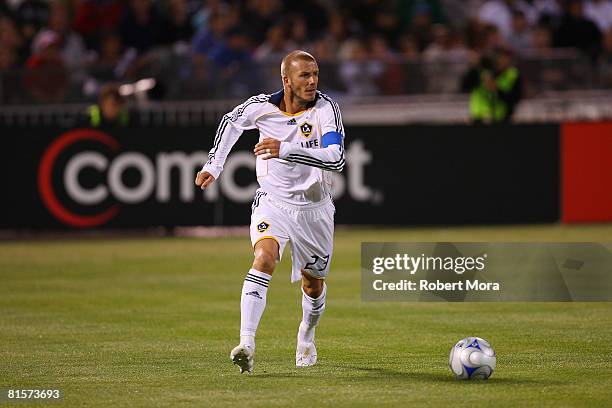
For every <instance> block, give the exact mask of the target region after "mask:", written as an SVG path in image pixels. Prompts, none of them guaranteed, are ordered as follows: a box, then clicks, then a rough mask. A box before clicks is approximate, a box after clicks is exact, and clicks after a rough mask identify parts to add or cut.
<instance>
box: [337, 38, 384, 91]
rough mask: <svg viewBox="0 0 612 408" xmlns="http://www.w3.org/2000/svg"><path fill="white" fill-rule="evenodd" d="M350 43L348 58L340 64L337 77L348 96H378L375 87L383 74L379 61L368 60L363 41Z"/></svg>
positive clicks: (382, 67)
mask: <svg viewBox="0 0 612 408" xmlns="http://www.w3.org/2000/svg"><path fill="white" fill-rule="evenodd" d="M350 41H351V46H352V52H351V54H350V58H349V59H348V60H346V61H343V62H342V63H341V64H340V68H339V76H340V79H341V80H342V82H343V83H344V86H345V88H346V90H347V94H348V95H350V96H372V95H378V94H380V90H379V87H378V85H377V83H378V81H379V80H380V78H381V76H382V75H383V74H384V72H385V66H384V64H383V63H382V62H380V61H374V60H372V59H370V55H369V50H368V48H367V44H366V42H365V41H364V40H363V39H353V40H350Z"/></svg>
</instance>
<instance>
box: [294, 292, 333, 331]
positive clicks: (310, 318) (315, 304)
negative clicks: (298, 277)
mask: <svg viewBox="0 0 612 408" xmlns="http://www.w3.org/2000/svg"><path fill="white" fill-rule="evenodd" d="M326 294H327V285H326V284H325V283H324V284H323V292H322V293H321V295H319V297H318V298H316V299H314V298H311V297H310V296H308V295H307V294H306V293H305V292H304V288H302V322H301V323H300V329H299V330H298V342H300V343H311V342H312V341H313V340H314V335H315V327H317V323H319V319H320V318H321V315H322V314H323V312H324V311H325V295H326Z"/></svg>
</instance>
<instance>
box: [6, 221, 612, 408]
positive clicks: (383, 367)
mask: <svg viewBox="0 0 612 408" xmlns="http://www.w3.org/2000/svg"><path fill="white" fill-rule="evenodd" d="M610 237H612V226H611V225H604V226H575V227H563V226H516V227H481V228H448V229H443V228H420V229H391V230H390V229H381V230H375V229H350V230H339V231H338V232H337V234H336V240H335V252H334V258H333V262H332V268H331V273H330V276H329V279H328V285H329V294H328V303H327V310H326V312H325V315H324V317H323V319H322V320H321V324H320V326H319V328H318V329H317V345H318V351H319V363H318V364H317V366H315V367H311V368H302V369H297V368H296V367H295V366H294V353H295V335H296V331H297V326H298V323H299V320H300V318H301V306H300V291H299V286H298V285H291V284H290V283H289V257H288V256H286V257H285V259H284V260H283V262H282V263H281V264H280V266H279V268H278V269H277V271H276V272H275V276H274V278H273V279H272V282H271V286H270V289H269V291H268V305H267V309H266V312H265V314H264V317H263V319H262V322H261V324H260V329H259V331H258V336H257V340H258V342H257V353H256V356H255V374H254V375H252V376H247V375H242V376H241V375H239V374H238V369H237V367H235V366H233V365H232V364H231V362H230V361H229V357H228V355H229V351H230V350H231V348H232V347H234V346H235V345H236V344H237V341H238V329H239V318H240V316H239V298H240V287H241V285H242V281H243V278H244V275H245V273H246V272H247V270H248V268H249V266H250V262H251V252H250V247H249V245H250V242H249V240H248V237H238V238H236V237H233V238H214V239H190V238H168V239H161V238H158V239H84V240H56V241H50V240H49V241H47V240H46V241H21V242H2V243H0V388H26V389H27V388H60V389H62V390H63V391H64V392H65V397H64V400H63V401H62V402H58V403H56V404H52V405H50V406H105V407H108V406H143V407H149V406H188V405H193V406H245V407H259V406H261V407H273V406H334V407H341V406H347V407H354V406H467V405H470V406H475V405H478V406H491V405H495V406H513V407H516V406H520V407H522V406H537V407H543V406H550V407H558V406H610V404H611V403H612V303H465V304H463V303H452V304H449V303H364V302H362V301H361V299H360V289H359V287H360V272H359V271H360V265H359V262H360V255H359V250H360V245H359V244H360V242H361V241H609V240H610ZM611 268H612V267H611ZM611 272H612V271H611ZM467 336H480V337H484V338H486V339H488V340H490V341H491V343H492V345H493V347H494V348H495V350H496V352H497V355H498V366H497V370H496V371H495V372H494V373H493V376H492V377H491V379H490V380H489V381H486V382H462V381H456V380H454V379H453V378H452V375H451V373H450V371H449V369H448V367H447V359H448V352H449V349H450V347H451V346H452V345H453V344H454V342H456V341H457V340H459V339H460V338H463V337H467ZM0 404H1V403H0ZM5 404H6V403H5ZM10 405H11V406H24V405H23V404H18V405H16V404H10ZM37 406H41V404H38V405H37Z"/></svg>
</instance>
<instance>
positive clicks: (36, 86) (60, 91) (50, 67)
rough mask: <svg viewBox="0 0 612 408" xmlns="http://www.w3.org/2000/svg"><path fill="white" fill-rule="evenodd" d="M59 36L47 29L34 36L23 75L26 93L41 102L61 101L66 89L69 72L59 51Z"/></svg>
mask: <svg viewBox="0 0 612 408" xmlns="http://www.w3.org/2000/svg"><path fill="white" fill-rule="evenodd" d="M59 47H60V37H59V35H58V34H57V33H55V32H54V31H51V30H47V31H46V32H45V33H44V34H43V35H39V36H37V37H36V40H35V41H34V43H33V44H32V55H31V56H30V58H28V60H27V61H26V71H25V73H24V77H23V84H24V88H25V89H26V91H27V92H28V94H29V95H30V96H31V97H32V98H33V99H34V100H35V101H36V102H41V103H58V102H62V101H63V100H64V98H65V96H66V93H67V91H68V82H69V72H68V70H67V69H66V64H65V63H64V61H63V59H62V54H61V53H60V48H59Z"/></svg>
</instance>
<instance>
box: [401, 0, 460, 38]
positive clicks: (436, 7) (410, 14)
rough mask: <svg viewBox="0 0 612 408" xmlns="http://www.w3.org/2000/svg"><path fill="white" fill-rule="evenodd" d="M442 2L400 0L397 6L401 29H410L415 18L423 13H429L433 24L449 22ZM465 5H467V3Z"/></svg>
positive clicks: (438, 0)
mask: <svg viewBox="0 0 612 408" xmlns="http://www.w3.org/2000/svg"><path fill="white" fill-rule="evenodd" d="M462 2H463V3H465V1H462ZM441 3H443V2H441V1H440V0H398V1H397V6H396V7H397V15H398V16H399V26H400V29H401V30H403V31H405V30H407V29H409V28H410V27H411V26H412V25H413V23H414V19H415V18H418V17H417V16H418V15H420V14H423V13H426V14H427V15H428V18H429V20H430V22H431V24H444V25H446V24H448V18H447V15H448V14H447V13H446V10H445V8H444V7H443V6H442V4H441ZM463 6H464V7H465V4H464V5H463Z"/></svg>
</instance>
